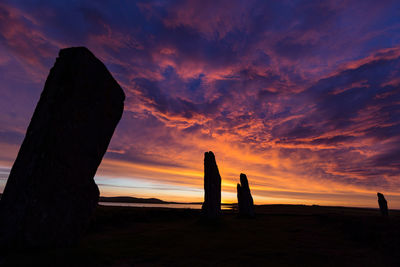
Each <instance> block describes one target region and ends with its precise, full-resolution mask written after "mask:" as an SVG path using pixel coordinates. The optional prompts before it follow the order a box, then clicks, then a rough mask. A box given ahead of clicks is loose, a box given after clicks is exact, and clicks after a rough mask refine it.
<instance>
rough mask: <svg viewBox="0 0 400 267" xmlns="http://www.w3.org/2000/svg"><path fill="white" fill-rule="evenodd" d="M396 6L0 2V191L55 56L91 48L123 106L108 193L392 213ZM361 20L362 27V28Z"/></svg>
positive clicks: (399, 202)
mask: <svg viewBox="0 0 400 267" xmlns="http://www.w3.org/2000/svg"><path fill="white" fill-rule="evenodd" d="M399 8H400V4H399V3H396V2H395V1H382V2H380V3H376V2H374V1H370V2H369V1H361V0H360V1H324V3H321V2H317V1H307V2H301V1H299V2H297V1H281V2H279V3H276V2H274V1H273V2H268V1H245V2H240V1H238V2H231V1H220V2H218V3H217V2H213V1H211V2H207V1H192V0H187V1H181V2H176V3H175V2H174V3H168V2H163V1H132V2H129V3H125V2H124V3H116V4H113V5H112V4H107V3H101V2H98V3H92V2H91V1H81V2H80V3H70V2H69V1H57V2H54V3H51V4H47V5H44V4H43V3H42V2H36V1H32V2H30V3H26V2H23V1H4V2H2V3H0V29H1V30H0V36H1V37H2V38H0V68H1V72H0V77H1V79H0V83H1V85H2V87H1V88H2V89H0V90H1V92H2V98H1V99H0V111H1V112H0V191H2V189H3V187H4V185H5V182H6V179H7V177H8V172H9V170H10V168H11V166H12V164H13V162H14V160H15V157H16V155H17V152H18V149H19V146H20V144H21V143H22V140H23V137H24V135H25V131H26V128H27V126H28V124H29V121H30V118H31V116H32V114H33V110H34V108H35V106H36V103H37V101H38V99H39V97H40V93H41V91H42V89H43V86H44V82H45V79H46V77H47V75H48V73H49V70H50V68H51V67H52V65H53V64H54V62H55V58H56V57H57V54H58V50H59V49H61V48H65V47H70V46H86V47H88V48H89V49H90V50H91V51H92V52H93V53H94V54H95V55H96V56H97V57H98V58H99V59H101V60H102V61H103V62H104V64H105V65H106V66H107V68H108V69H109V70H110V72H111V73H112V75H113V76H114V78H115V79H116V80H117V81H118V83H119V84H120V85H121V87H122V88H123V89H124V91H125V93H126V96H127V99H126V101H125V110H124V114H123V117H122V119H121V121H120V123H119V125H118V126H117V129H116V132H115V133H114V136H113V138H112V141H111V143H110V146H109V148H108V152H107V153H106V155H105V157H104V158H103V161H102V163H101V165H100V167H99V169H98V172H97V174H96V177H95V179H96V182H97V183H98V185H99V188H100V191H101V194H102V195H104V196H117V195H123V196H134V197H156V198H160V199H162V200H165V201H180V202H198V201H202V200H203V157H204V152H206V151H213V152H214V153H215V155H216V160H217V164H218V167H219V171H220V173H221V177H222V201H223V202H236V183H237V182H238V181H239V174H240V173H246V174H247V176H248V179H249V184H250V189H251V191H252V194H253V197H254V200H255V203H256V204H269V203H273V204H277V203H281V204H289V203H290V204H317V205H338V206H359V207H377V198H376V192H382V193H383V194H384V195H385V197H386V198H387V199H388V205H389V208H396V209H400V189H399V185H400V116H399V115H400V18H399V16H398V14H397V13H396V10H399ZM366 18H368V19H366Z"/></svg>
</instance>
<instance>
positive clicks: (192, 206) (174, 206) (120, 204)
mask: <svg viewBox="0 0 400 267" xmlns="http://www.w3.org/2000/svg"><path fill="white" fill-rule="evenodd" d="M99 204H100V205H103V206H115V207H145V208H172V209H195V210H199V209H201V204H186V203H173V204H157V203H123V202H99ZM232 207H233V206H232V205H221V209H223V210H230V209H232Z"/></svg>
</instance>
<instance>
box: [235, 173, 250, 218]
mask: <svg viewBox="0 0 400 267" xmlns="http://www.w3.org/2000/svg"><path fill="white" fill-rule="evenodd" d="M237 198H238V206H239V216H243V217H253V216H254V203H253V197H252V196H251V192H250V187H249V182H248V180H247V176H246V174H244V173H241V174H240V184H237Z"/></svg>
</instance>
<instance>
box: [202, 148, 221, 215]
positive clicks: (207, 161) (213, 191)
mask: <svg viewBox="0 0 400 267" xmlns="http://www.w3.org/2000/svg"><path fill="white" fill-rule="evenodd" d="M202 212H203V214H204V215H205V216H206V217H207V218H210V219H214V218H217V217H218V216H219V215H220V213H221V176H220V175H219V171H218V166H217V163H216V161H215V156H214V153H212V152H211V151H210V152H206V153H204V203H203V206H202Z"/></svg>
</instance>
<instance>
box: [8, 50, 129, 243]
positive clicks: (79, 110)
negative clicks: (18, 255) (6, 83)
mask: <svg viewBox="0 0 400 267" xmlns="http://www.w3.org/2000/svg"><path fill="white" fill-rule="evenodd" d="M124 100H125V94H124V92H123V90H122V89H121V87H120V86H119V85H118V83H117V82H116V81H115V80H114V78H113V77H112V76H111V74H110V72H108V70H107V68H106V67H105V66H104V64H103V63H102V62H101V61H100V60H98V59H97V58H96V57H95V56H94V55H93V54H92V53H91V52H90V51H89V50H88V49H87V48H85V47H73V48H67V49H62V50H61V51H60V53H59V57H58V58H57V60H56V63H55V64H54V66H53V68H52V69H51V70H50V74H49V76H48V77H47V80H46V83H45V86H44V89H43V92H42V94H41V96H40V100H39V102H38V104H37V106H36V109H35V112H34V114H33V117H32V119H31V122H30V124H29V127H28V130H27V132H26V135H25V139H24V141H23V143H22V145H21V147H20V150H19V153H18V156H17V159H16V160H15V162H14V165H13V167H12V169H11V172H10V176H9V177H8V181H7V185H6V187H5V189H4V193H3V196H2V199H1V201H0V244H1V245H3V246H6V247H15V246H18V247H41V246H64V245H69V244H73V243H75V242H76V241H77V240H78V239H79V237H80V236H81V235H82V233H83V231H84V230H85V228H86V227H87V225H88V223H89V222H90V218H91V216H92V214H93V211H94V209H95V208H96V206H97V202H98V198H99V190H98V188H97V185H96V184H95V182H94V179H93V177H94V175H95V173H96V171H97V168H98V166H99V164H100V162H101V160H102V158H103V155H104V153H105V152H106V150H107V147H108V144H109V142H110V140H111V137H112V135H113V133H114V129H115V127H116V126H117V124H118V122H119V120H120V118H121V115H122V112H123V109H124Z"/></svg>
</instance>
